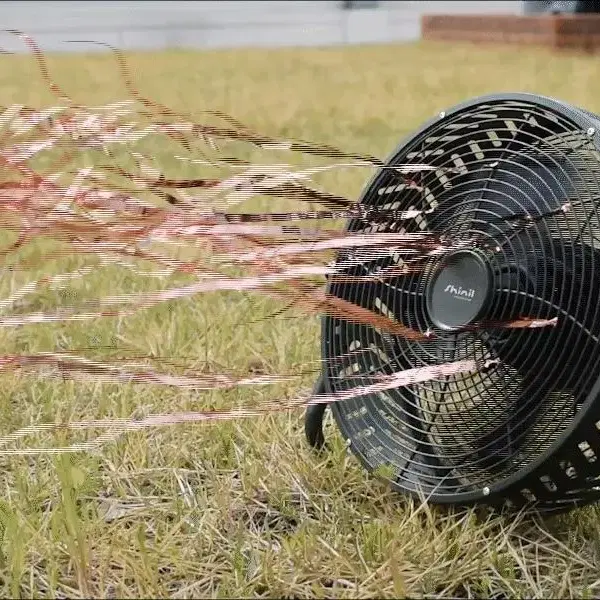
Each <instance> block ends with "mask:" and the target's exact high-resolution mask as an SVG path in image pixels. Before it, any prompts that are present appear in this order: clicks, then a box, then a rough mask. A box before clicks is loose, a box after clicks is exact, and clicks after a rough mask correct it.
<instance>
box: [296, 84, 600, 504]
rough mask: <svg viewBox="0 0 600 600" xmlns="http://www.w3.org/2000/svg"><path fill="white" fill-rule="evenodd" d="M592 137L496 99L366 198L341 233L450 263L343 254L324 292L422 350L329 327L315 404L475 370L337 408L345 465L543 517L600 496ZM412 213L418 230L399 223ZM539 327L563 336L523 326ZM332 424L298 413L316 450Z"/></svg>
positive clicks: (433, 132)
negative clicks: (387, 383)
mask: <svg viewBox="0 0 600 600" xmlns="http://www.w3.org/2000/svg"><path fill="white" fill-rule="evenodd" d="M599 135H600V118H599V117H597V116H596V115H594V114H592V113H589V112H587V111H585V110H581V109H579V108H576V107H573V106H570V105H568V104H565V103H562V102H559V101H556V100H553V99H550V98H544V97H539V96H535V95H530V94H499V95H493V96H486V97H482V98H477V99H475V100H471V101H468V102H466V103H463V104H460V105H458V106H456V107H454V108H453V109H451V110H449V111H447V112H442V113H440V114H439V115H438V116H437V117H436V118H434V119H433V120H431V121H430V122H429V123H427V124H426V125H425V126H424V127H422V128H421V129H420V130H419V131H418V132H417V133H415V134H414V135H412V136H410V137H409V138H408V139H407V140H406V141H405V142H404V143H403V144H402V145H401V146H400V148H399V149H398V150H397V151H396V152H395V153H394V154H393V156H392V157H391V158H390V159H389V160H388V161H387V162H386V163H385V166H384V167H383V168H381V169H380V170H379V172H378V173H377V174H376V176H375V177H374V178H373V179H372V181H371V182H370V183H369V184H368V185H367V186H366V188H365V190H364V192H363V194H362V197H361V199H360V204H361V205H362V206H363V207H364V208H367V209H373V210H364V211H363V212H362V213H361V216H360V218H354V219H351V220H350V221H349V223H348V224H347V230H348V231H349V232H350V233H351V234H356V235H361V234H362V233H369V232H374V231H377V232H389V233H391V232H396V233H401V232H406V233H418V232H423V233H426V234H430V235H431V236H433V237H435V239H439V240H444V241H445V242H446V243H450V245H449V246H448V247H452V248H454V249H453V250H449V251H446V252H443V253H439V254H438V255H436V254H435V253H429V254H427V255H425V256H424V257H416V258H407V257H406V256H404V257H403V256H401V255H399V253H398V252H392V251H391V250H390V252H388V253H387V255H386V254H384V253H380V254H379V255H374V256H371V257H369V256H367V257H366V258H364V260H354V261H352V260H349V258H350V255H349V254H348V251H340V253H339V254H338V256H337V258H336V262H335V263H334V264H337V265H339V266H340V268H339V271H338V273H341V274H343V275H344V277H338V276H337V274H336V276H332V277H331V278H330V280H329V281H328V285H327V292H328V294H330V295H331V296H333V297H336V298H341V299H343V300H345V301H348V302H351V303H353V304H356V305H359V306H361V307H364V308H368V309H370V310H372V311H374V312H379V313H381V314H384V315H387V316H388V317H390V318H392V319H394V320H396V321H398V322H400V323H401V324H403V325H404V326H406V327H410V328H411V329H412V330H414V331H417V332H419V333H420V334H422V335H420V336H417V337H414V338H408V337H406V336H405V337H402V336H395V335H390V334H387V333H385V332H382V331H380V330H378V329H376V328H375V327H373V326H372V325H365V324H361V323H356V322H352V321H350V320H344V319H341V318H338V317H333V316H325V317H323V320H322V359H323V365H324V366H323V373H322V376H321V379H320V380H319V382H318V384H317V391H319V392H325V393H336V392H347V391H349V390H352V389H353V388H356V387H357V386H364V385H368V384H369V383H372V382H373V381H374V380H376V378H377V376H381V375H385V374H387V375H389V374H393V373H398V372H400V371H404V370H407V369H414V368H418V367H424V366H430V365H441V364H445V363H448V362H451V361H461V360H474V361H477V364H478V365H481V367H482V368H479V369H477V370H476V371H473V372H462V373H460V374H454V375H449V376H444V377H438V378H436V379H434V380H431V381H426V382H423V383H418V384H413V385H408V386H405V387H399V388H395V389H388V390H386V391H385V392H378V393H371V394H364V393H361V395H356V396H353V397H352V398H351V399H349V400H345V401H342V402H335V403H331V405H330V408H331V410H332V412H333V416H334V419H335V422H336V424H337V426H338V428H339V429H340V431H341V433H342V435H343V437H344V438H345V439H346V441H347V443H348V445H349V447H350V449H351V450H352V452H354V453H355V455H356V456H357V457H358V458H359V459H360V461H361V462H362V463H363V465H364V466H365V467H366V468H367V469H368V470H369V471H374V472H378V473H381V474H384V476H385V478H386V479H389V481H390V484H391V486H392V487H393V488H394V489H396V490H398V491H401V492H404V493H409V494H412V495H414V496H416V497H419V498H427V499H428V501H429V502H431V503H437V504H446V505H456V506H462V507H465V506H470V505H474V504H481V503H485V504H489V505H492V506H494V507H497V508H506V507H508V508H509V509H522V508H523V507H529V506H535V508H536V509H538V510H539V511H540V512H555V511H565V510H569V509H571V508H574V507H577V506H582V505H584V504H588V503H590V502H593V501H595V500H597V499H600V460H599V457H600V398H599V396H600V377H599V376H600V365H599V362H600V343H599V337H600V215H599V213H598V210H597V207H598V203H599V201H600V153H599V148H600V146H599V142H598V140H599V137H598V136H599ZM378 211H380V214H381V215H387V216H386V217H385V218H384V217H383V216H382V217H380V218H378V217H377V214H378ZM390 211H391V212H390ZM394 211H396V212H394ZM405 211H413V212H414V213H415V214H418V215H419V216H418V217H416V218H413V219H406V218H402V219H400V218H399V217H395V216H394V215H396V214H400V213H404V214H405ZM390 215H391V216H390ZM383 273H392V274H393V276H386V277H383V276H380V275H381V274H383ZM347 276H354V280H352V281H349V280H350V279H351V278H350V277H347ZM359 276H361V277H360V278H359ZM530 320H532V321H530ZM541 321H544V322H546V323H552V324H553V326H547V327H524V326H521V327H519V326H518V323H519V322H521V323H523V322H528V323H539V322H541ZM324 411H325V406H324V405H315V406H313V407H310V408H309V410H308V411H307V413H306V423H305V425H306V427H305V429H306V435H307V437H308V439H309V442H310V443H311V444H312V445H313V446H322V445H323V444H324V436H323V431H322V420H323V414H324Z"/></svg>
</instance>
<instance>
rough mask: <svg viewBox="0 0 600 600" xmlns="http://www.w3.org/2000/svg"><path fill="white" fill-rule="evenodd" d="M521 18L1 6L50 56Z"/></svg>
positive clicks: (310, 40)
mask: <svg viewBox="0 0 600 600" xmlns="http://www.w3.org/2000/svg"><path fill="white" fill-rule="evenodd" d="M435 12H442V13H448V12H451V13H465V12H486V13H521V12H522V2H520V1H518V0H496V1H494V0H486V1H485V2H484V1H480V2H474V1H472V0H466V1H452V0H445V1H444V0H442V1H435V0H431V1H429V0H412V1H410V0H403V1H388V2H385V1H384V2H381V3H380V7H379V8H377V9H360V10H352V11H345V10H341V9H340V2H338V1H327V0H321V1H318V0H317V1H309V0H299V1H294V0H287V1H286V0H283V1H280V0H271V1H269V0H263V1H258V2H256V1H255V2H253V1H250V0H248V1H237V0H221V1H210V0H204V1H195V2H193V1H189V2H185V1H183V2H182V1H177V0H168V1H161V0H159V1H141V0H140V1H137V2H136V1H131V0H121V1H118V2H117V1H104V2H101V1H98V0H86V1H85V2H75V1H71V2H65V1H52V0H47V1H42V2H37V1H30V2H11V1H8V0H4V1H1V2H0V24H1V25H0V26H1V27H2V28H3V29H19V30H21V31H25V32H26V33H29V34H30V35H32V36H33V37H34V38H35V40H36V41H37V42H38V43H39V44H40V45H41V47H42V49H43V50H45V51H66V52H73V51H84V50H85V51H89V50H101V48H99V47H97V46H93V45H91V44H89V43H81V44H67V43H65V42H66V41H67V40H93V41H98V42H106V43H109V44H111V45H113V46H117V47H119V48H122V49H154V48H167V47H191V48H217V47H240V46H307V45H332V44H345V43H378V42H391V41H412V40H416V39H418V38H419V37H420V31H421V30H420V16H421V15H422V14H423V13H435ZM0 47H2V48H4V49H6V50H9V51H13V52H17V51H20V50H23V49H24V46H23V44H22V42H20V41H19V40H18V39H16V38H14V37H11V36H9V35H7V34H0Z"/></svg>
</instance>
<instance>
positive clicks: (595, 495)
mask: <svg viewBox="0 0 600 600" xmlns="http://www.w3.org/2000/svg"><path fill="white" fill-rule="evenodd" d="M503 101H516V102H524V103H529V104H532V105H534V106H537V107H539V108H542V109H547V110H550V111H552V112H555V113H558V114H561V115H562V116H563V117H564V118H566V119H568V120H570V121H571V122H573V123H574V124H575V125H576V126H578V127H580V128H581V130H582V131H586V132H587V134H588V136H589V137H590V140H591V141H592V142H593V144H594V146H595V147H596V149H597V150H599V151H600V140H599V139H598V133H599V132H598V131H597V129H596V126H597V125H598V124H600V117H598V116H596V115H594V114H593V113H591V112H588V111H586V110H584V109H579V108H577V107H575V106H573V105H569V104H566V103H565V102H562V101H560V100H557V99H554V98H550V97H547V96H540V95H537V94H531V93H525V92H517V93H508V92H504V93H497V94H488V95H483V96H478V97H475V98H472V99H470V100H467V101H464V102H461V103H459V104H457V105H455V106H453V107H452V108H450V109H449V110H446V111H443V112H440V113H438V114H437V116H435V117H433V118H431V119H429V120H428V121H427V122H425V123H424V124H423V125H421V127H419V128H418V129H417V130H416V131H414V132H412V133H410V134H409V135H407V136H405V137H404V139H403V140H402V141H401V142H400V144H399V145H398V146H397V147H396V148H395V150H394V151H393V152H392V153H391V154H390V155H389V156H388V158H387V159H386V161H385V165H389V164H391V163H393V162H394V161H395V160H398V159H399V158H400V157H401V156H402V155H403V154H404V153H405V152H406V149H407V147H409V146H410V145H412V144H414V143H415V141H417V140H418V139H419V138H421V137H423V136H425V135H426V134H427V132H428V131H429V130H430V129H432V128H434V127H435V125H436V124H438V123H439V122H440V120H442V119H447V118H451V117H454V116H458V115H459V114H460V113H462V112H465V111H468V110H470V109H473V108H475V107H477V106H478V105H481V104H485V103H488V102H503ZM384 176H385V170H384V169H379V170H378V171H377V172H376V173H374V174H373V175H372V176H371V178H370V179H369V180H368V181H367V183H366V184H365V185H364V187H363V189H362V191H361V194H360V196H359V199H358V203H359V204H361V203H362V202H363V201H364V199H365V198H366V197H368V196H369V195H370V194H371V193H372V191H373V188H374V187H376V186H377V185H378V182H379V181H380V180H381V179H382V178H383V177H384ZM352 222H353V220H352V219H349V220H348V221H347V222H346V224H345V227H344V230H345V231H348V229H349V226H350V224H351V223H352ZM330 290H331V283H330V282H327V284H326V292H330ZM328 319H329V317H328V316H327V315H323V317H322V318H321V357H322V359H323V360H324V361H325V360H326V358H325V357H326V356H327V355H328V353H327V348H326V345H327V338H328V332H327V327H328ZM331 392H332V389H331V385H330V382H329V379H328V376H327V369H324V370H323V373H322V375H321V377H320V378H319V380H318V382H317V384H316V387H315V393H319V394H323V393H324V394H330V393H331ZM599 396H600V373H599V374H598V377H597V378H596V381H595V383H594V385H593V386H592V389H591V391H590V393H589V394H588V396H587V398H586V399H585V401H584V402H583V403H582V406H581V409H580V410H579V411H578V413H577V414H576V415H575V416H574V418H573V419H572V421H571V423H570V424H569V426H568V427H567V428H566V430H565V431H564V432H563V433H562V435H560V436H559V437H558V438H557V439H556V440H555V441H554V442H553V443H552V444H551V445H550V446H549V447H548V448H547V450H546V451H545V452H543V453H542V454H540V455H539V456H537V457H536V458H535V459H534V460H532V461H531V462H530V463H529V464H528V465H527V466H525V467H523V468H522V469H519V470H518V471H517V472H516V473H514V474H512V475H510V476H509V477H506V478H503V479H500V480H498V481H497V482H494V483H493V484H491V485H490V486H486V487H484V488H482V489H481V490H479V491H470V492H460V493H456V494H442V495H438V494H432V495H430V496H429V498H428V500H429V501H430V502H431V503H433V504H438V505H442V506H447V507H449V506H455V507H465V508H466V507H470V506H473V505H477V504H486V505H489V506H491V507H495V508H503V509H504V508H506V507H508V508H509V509H510V508H512V509H523V508H524V507H525V506H528V507H531V506H535V507H536V508H537V510H538V511H539V512H544V513H561V512H566V511H569V510H571V509H573V508H576V507H577V506H583V505H587V504H589V503H590V502H593V501H595V500H597V499H600V479H599V480H598V486H599V487H598V489H597V490H595V489H594V488H592V489H589V485H588V486H585V487H582V488H581V489H579V490H577V491H576V492H575V493H574V494H573V496H572V497H571V498H569V499H567V500H564V499H556V498H555V499H553V498H552V492H549V491H548V490H545V488H544V487H543V486H541V487H540V486H539V485H533V486H532V484H531V482H534V483H535V482H536V481H537V483H539V481H540V480H541V477H542V475H546V474H547V473H548V468H547V464H548V461H549V460H556V461H557V462H558V461H559V460H560V459H561V458H563V460H564V459H565V457H564V454H565V452H566V450H568V449H569V448H575V451H577V443H578V440H580V439H581V438H582V437H583V438H584V439H585V438H586V437H588V436H585V433H586V431H587V430H590V429H593V430H594V432H595V434H596V435H598V436H599V437H600V432H599V431H598V428H597V427H596V426H595V423H596V419H600V402H598V406H597V407H596V411H595V412H596V413H597V414H596V415H595V418H593V419H591V421H592V422H591V423H589V422H587V421H590V412H593V408H592V405H593V404H594V403H595V401H596V400H598V399H599ZM328 406H329V408H331V411H332V414H333V417H334V420H335V424H336V426H337V428H338V430H339V432H340V434H341V435H342V437H343V438H344V439H345V440H347V444H348V445H349V446H350V450H351V451H352V453H353V454H354V456H356V457H357V458H358V460H359V462H360V463H361V465H362V467H363V468H364V469H365V470H366V471H367V472H369V473H372V472H373V465H372V463H370V462H369V460H368V459H367V458H366V457H365V456H363V455H362V453H361V452H360V451H358V450H357V449H356V448H355V447H353V444H352V436H351V435H350V432H349V431H348V430H347V428H346V422H345V420H344V418H343V416H342V414H341V413H340V407H339V406H338V403H337V402H333V403H331V404H330V405H328ZM591 409H592V410H591ZM324 411H325V406H324V405H321V406H320V405H316V407H309V410H308V411H307V413H306V421H305V432H306V436H307V439H308V441H309V443H310V444H311V445H312V446H313V447H315V448H317V449H322V448H323V447H324V446H325V445H326V444H325V441H324V435H323V430H322V421H323V417H324ZM561 455H563V456H561ZM566 459H567V460H568V456H567V457H566ZM599 461H600V456H599ZM598 476H599V477H600V469H598ZM385 480H386V481H387V482H388V484H389V485H390V487H391V488H392V489H393V490H394V491H396V492H399V493H401V494H404V495H409V496H411V497H413V498H415V499H417V500H422V499H423V495H422V494H419V493H417V492H416V491H414V490H412V489H410V488H408V487H403V486H402V485H400V484H398V483H397V482H396V481H394V480H391V479H387V478H386V479H385ZM531 488H534V490H535V491H534V493H533V497H534V499H533V500H532V499H531V496H530V495H529V494H527V493H524V492H531ZM547 491H548V493H546V492H547Z"/></svg>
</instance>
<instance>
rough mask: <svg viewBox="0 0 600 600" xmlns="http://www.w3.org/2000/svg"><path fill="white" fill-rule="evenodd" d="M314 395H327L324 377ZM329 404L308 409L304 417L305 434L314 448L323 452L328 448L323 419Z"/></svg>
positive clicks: (314, 405)
mask: <svg viewBox="0 0 600 600" xmlns="http://www.w3.org/2000/svg"><path fill="white" fill-rule="evenodd" d="M313 393H314V394H324V393H325V379H324V377H323V375H321V376H320V377H319V379H318V380H317V383H316V384H315V387H314V389H313ZM326 410H327V404H313V405H311V406H309V407H308V408H307V409H306V414H305V415H304V434H305V435H306V439H307V440H308V443H309V444H310V446H311V447H312V448H314V449H315V450H323V449H324V448H326V447H327V444H326V443H325V435H324V434H323V418H324V417H325V411H326Z"/></svg>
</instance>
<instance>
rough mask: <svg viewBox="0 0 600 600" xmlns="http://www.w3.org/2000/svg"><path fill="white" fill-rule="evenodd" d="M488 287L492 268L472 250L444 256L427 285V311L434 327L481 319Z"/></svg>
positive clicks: (488, 294) (489, 286)
mask: <svg viewBox="0 0 600 600" xmlns="http://www.w3.org/2000/svg"><path fill="white" fill-rule="evenodd" d="M491 289H492V271H491V269H490V266H489V264H488V261H487V259H486V258H485V257H484V256H483V255H482V254H481V253H480V252H477V251H476V250H457V251H455V252H452V253H450V254H448V255H447V256H446V257H444V259H443V261H442V262H441V264H440V265H439V266H438V268H437V270H436V271H435V273H434V275H433V277H432V278H431V280H430V282H429V284H428V286H427V311H428V313H429V318H430V319H431V321H432V322H433V323H434V325H435V326H436V327H439V328H440V329H445V330H453V329H460V328H461V327H465V326H467V325H469V324H470V323H473V322H475V321H478V320H480V319H481V317H482V315H483V313H484V312H485V309H486V308H487V306H488V300H489V296H490V291H491Z"/></svg>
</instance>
